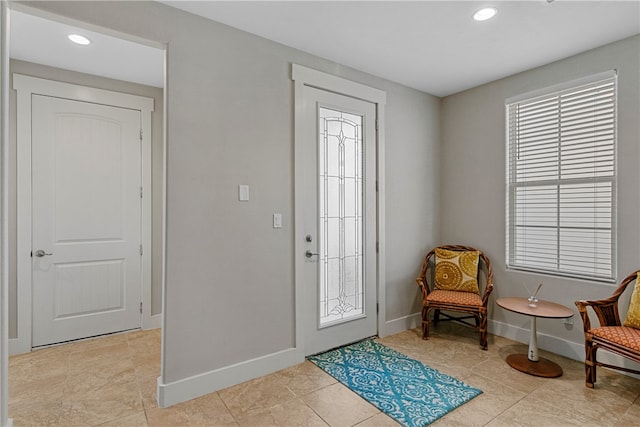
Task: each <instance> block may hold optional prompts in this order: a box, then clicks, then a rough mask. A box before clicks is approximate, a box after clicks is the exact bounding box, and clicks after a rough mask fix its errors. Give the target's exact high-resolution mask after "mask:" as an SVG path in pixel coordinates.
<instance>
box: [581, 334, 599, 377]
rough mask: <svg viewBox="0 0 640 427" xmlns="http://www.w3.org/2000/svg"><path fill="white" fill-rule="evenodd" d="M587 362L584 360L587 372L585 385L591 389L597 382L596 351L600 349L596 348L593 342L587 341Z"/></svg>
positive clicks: (585, 344)
mask: <svg viewBox="0 0 640 427" xmlns="http://www.w3.org/2000/svg"><path fill="white" fill-rule="evenodd" d="M584 347H585V360H584V370H585V376H586V380H585V385H586V386H587V387H589V388H594V385H595V382H596V366H597V365H596V351H598V347H594V346H593V343H592V342H591V341H585V343H584Z"/></svg>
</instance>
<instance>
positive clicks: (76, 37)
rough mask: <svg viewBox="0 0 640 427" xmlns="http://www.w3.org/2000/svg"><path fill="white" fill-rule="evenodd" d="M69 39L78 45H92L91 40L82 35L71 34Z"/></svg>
mask: <svg viewBox="0 0 640 427" xmlns="http://www.w3.org/2000/svg"><path fill="white" fill-rule="evenodd" d="M68 37H69V40H71V41H72V42H74V43H77V44H81V45H87V44H91V40H89V39H88V38H86V37H85V36H81V35H80V34H69V36H68Z"/></svg>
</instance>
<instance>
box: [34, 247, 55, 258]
mask: <svg viewBox="0 0 640 427" xmlns="http://www.w3.org/2000/svg"><path fill="white" fill-rule="evenodd" d="M33 254H34V255H35V256H37V257H38V258H42V257H43V256H45V255H53V254H52V253H47V252H45V251H43V250H42V249H38V250H37V251H35V252H34V253H33Z"/></svg>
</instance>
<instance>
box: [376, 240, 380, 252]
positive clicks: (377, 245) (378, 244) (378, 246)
mask: <svg viewBox="0 0 640 427" xmlns="http://www.w3.org/2000/svg"><path fill="white" fill-rule="evenodd" d="M376 253H380V242H376Z"/></svg>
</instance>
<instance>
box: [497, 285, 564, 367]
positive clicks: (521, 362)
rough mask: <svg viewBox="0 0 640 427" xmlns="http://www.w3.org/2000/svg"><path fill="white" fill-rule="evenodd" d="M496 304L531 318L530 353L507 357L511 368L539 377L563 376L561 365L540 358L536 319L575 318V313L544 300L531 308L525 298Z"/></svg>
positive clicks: (512, 298)
mask: <svg viewBox="0 0 640 427" xmlns="http://www.w3.org/2000/svg"><path fill="white" fill-rule="evenodd" d="M496 304H498V305H499V306H500V307H502V308H504V309H505V310H509V311H513V312H514V313H518V314H524V315H526V316H531V336H530V338H529V351H528V353H527V354H510V355H509V356H507V363H508V364H509V366H511V367H512V368H514V369H517V370H518V371H520V372H525V373H527V374H529V375H535V376H538V377H545V378H555V377H559V376H561V375H562V368H561V367H560V365H558V364H557V363H555V362H552V361H551V360H549V359H545V358H543V357H540V356H538V334H537V331H536V319H537V318H538V317H546V318H554V319H563V318H567V317H571V316H573V311H571V309H570V308H569V307H566V306H564V305H561V304H556V303H555V302H549V301H542V300H540V301H538V302H537V303H536V306H535V307H531V306H529V301H528V300H527V298H523V297H511V298H499V299H498V300H496Z"/></svg>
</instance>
